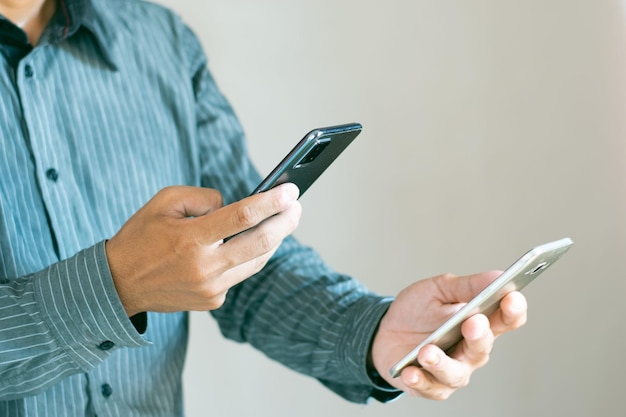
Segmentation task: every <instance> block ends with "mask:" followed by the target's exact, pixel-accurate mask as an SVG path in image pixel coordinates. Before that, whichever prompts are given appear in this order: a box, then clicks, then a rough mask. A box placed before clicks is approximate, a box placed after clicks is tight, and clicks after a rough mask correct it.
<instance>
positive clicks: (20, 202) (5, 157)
mask: <svg viewBox="0 0 626 417" xmlns="http://www.w3.org/2000/svg"><path fill="white" fill-rule="evenodd" d="M59 6H60V7H59V10H58V11H57V14H56V16H55V17H54V19H53V21H52V22H51V24H50V25H49V27H48V28H47V30H46V32H45V33H44V35H43V36H42V39H41V42H40V44H39V45H38V46H37V47H36V48H34V49H33V50H32V51H30V53H28V54H26V55H25V56H24V57H23V58H22V59H21V60H19V62H17V60H15V59H14V58H15V57H14V56H12V55H11V53H10V51H9V48H7V47H6V45H4V46H3V45H0V51H3V54H0V97H1V98H2V100H1V102H0V416H2V417H14V416H48V415H49V416H94V415H98V416H99V417H104V416H128V417H132V416H152V417H154V416H168V417H171V416H181V415H183V406H182V388H181V372H182V368H183V360H184V354H185V349H186V343H187V315H186V314H185V313H177V314H153V313H149V315H148V328H147V331H146V332H145V333H144V334H143V335H141V334H138V333H137V331H136V330H135V328H134V327H133V325H132V324H131V322H130V321H129V320H128V318H127V317H126V315H125V312H124V309H123V306H122V305H121V303H120V301H119V298H118V297H117V294H116V292H115V287H114V285H113V282H112V279H111V276H110V272H109V269H108V265H107V261H106V257H105V251H104V243H103V242H104V240H105V239H106V238H108V237H110V236H112V235H113V234H114V233H115V232H116V231H117V230H118V229H119V228H120V227H121V226H122V224H123V223H124V222H125V221H126V219H128V218H129V217H130V216H131V215H132V214H133V213H134V212H135V211H136V210H137V209H138V208H139V207H141V206H142V205H143V204H144V203H145V202H146V201H147V200H148V199H149V198H150V197H152V196H153V195H154V194H155V193H156V192H157V191H158V190H159V189H161V188H163V187H165V186H169V185H176V184H187V185H202V186H207V187H212V188H217V189H219V190H220V191H222V192H223V194H224V199H225V201H226V202H230V201H234V200H237V199H239V198H241V197H243V196H244V195H246V194H247V193H248V192H249V191H250V190H251V189H253V188H254V186H255V185H256V183H257V182H258V180H259V177H258V175H257V173H256V172H255V171H254V169H253V168H252V167H251V164H250V162H249V159H248V157H247V154H246V149H245V145H244V142H243V133H242V132H241V128H240V126H239V123H238V122H237V120H236V118H235V116H234V114H233V112H232V110H231V108H230V107H229V105H228V103H227V102H226V100H225V99H224V98H223V96H222V95H221V94H220V92H219V91H218V90H217V88H216V86H215V83H214V82H213V80H212V78H211V76H210V74H209V72H208V71H207V70H206V62H205V57H204V55H203V53H202V51H201V48H200V45H199V43H198V41H197V40H196V38H195V37H194V36H193V34H192V33H191V32H190V31H189V30H188V29H187V28H186V27H185V26H184V25H183V24H182V23H181V22H180V21H179V20H178V18H177V17H175V16H174V15H172V14H171V13H170V12H169V11H167V10H165V9H163V8H161V7H160V6H156V5H152V4H148V3H144V2H140V1H133V0H108V1H104V0H102V1H95V0H93V1H67V0H66V1H61V2H59ZM5 23H6V22H5ZM2 27H3V26H0V28H2ZM4 27H6V24H5V25H4ZM12 30H16V28H12ZM3 39H5V38H3V37H2V33H1V32H0V43H1V42H2V40H3ZM16 62H17V63H16ZM14 63H16V64H15V65H14ZM388 302H389V300H385V299H382V298H380V297H377V296H374V295H372V294H370V293H368V292H367V290H366V289H365V288H363V287H361V286H360V285H359V284H357V283H356V282H355V281H354V280H352V279H350V278H348V277H345V276H342V275H339V274H336V273H334V272H333V271H331V270H330V269H329V268H328V267H327V266H325V265H324V264H323V263H322V262H321V260H320V259H319V258H318V256H317V255H316V254H315V253H314V252H312V251H311V250H309V249H308V248H305V247H302V246H301V245H299V244H298V243H296V242H295V241H294V240H293V239H288V240H287V241H286V242H285V244H284V245H283V247H282V248H281V250H279V252H278V253H277V255H276V256H275V258H274V259H273V260H272V261H271V262H270V263H269V264H268V266H267V268H266V269H265V270H264V271H263V272H262V273H260V274H258V275H257V276H255V277H253V278H251V279H250V280H248V281H247V282H246V283H244V284H242V285H239V286H238V287H236V288H234V289H233V290H232V291H231V293H230V294H229V297H228V299H227V301H226V303H225V305H224V307H223V308H221V309H220V310H218V311H216V312H213V315H214V317H215V318H216V319H217V320H218V322H219V324H220V326H221V329H222V331H223V333H224V334H225V335H226V336H227V337H229V338H232V339H234V340H238V341H241V342H248V343H251V344H253V345H254V346H256V347H258V348H259V349H260V350H262V351H263V352H265V353H266V354H267V355H268V356H269V357H272V358H274V359H276V360H278V361H281V362H283V363H285V364H286V365H287V366H290V367H292V368H293V369H295V370H297V371H299V372H303V373H305V374H308V375H311V376H314V377H316V378H318V379H319V380H320V381H321V382H322V383H324V384H325V385H327V386H328V387H330V388H331V389H333V390H334V391H336V392H337V393H339V394H340V395H342V396H344V397H345V398H347V399H349V400H352V401H358V402H364V401H366V400H367V399H368V398H369V397H370V396H372V395H375V394H376V393H378V392H380V391H377V390H376V388H375V387H373V386H372V385H371V383H370V380H369V378H368V376H367V374H366V372H365V366H364V364H365V358H366V353H367V348H368V343H369V340H370V338H371V335H372V332H373V329H374V328H375V325H376V323H377V320H378V319H379V318H380V316H381V315H382V314H383V312H384V310H385V309H386V307H387V305H388ZM103 342H106V343H103Z"/></svg>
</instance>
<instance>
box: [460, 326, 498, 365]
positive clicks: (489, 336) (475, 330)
mask: <svg viewBox="0 0 626 417" xmlns="http://www.w3.org/2000/svg"><path fill="white" fill-rule="evenodd" d="M489 326H490V323H489V319H488V318H487V317H486V316H484V315H483V314H476V315H474V316H472V317H470V318H469V319H467V320H465V322H464V323H463V325H462V326H461V334H462V335H463V340H462V341H461V342H460V343H459V344H458V345H457V346H456V347H455V349H454V351H453V352H452V354H451V357H452V358H454V359H456V360H459V361H462V362H465V363H466V364H468V365H469V367H470V368H471V369H477V368H479V367H481V366H483V365H484V364H486V363H487V361H488V360H489V355H490V353H491V350H492V349H493V342H494V340H495V337H494V335H493V333H492V331H491V328H490V327H489Z"/></svg>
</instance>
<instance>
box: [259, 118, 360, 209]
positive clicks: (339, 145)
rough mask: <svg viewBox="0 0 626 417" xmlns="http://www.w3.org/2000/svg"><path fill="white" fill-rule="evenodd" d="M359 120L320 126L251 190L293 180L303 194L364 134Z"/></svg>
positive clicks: (267, 187)
mask: <svg viewBox="0 0 626 417" xmlns="http://www.w3.org/2000/svg"><path fill="white" fill-rule="evenodd" d="M362 128H363V127H362V126H361V125H360V124H359V123H348V124H343V125H337V126H329V127H320V128H317V129H314V130H312V131H310V132H309V133H307V134H306V136H304V138H302V140H301V141H300V142H298V144H297V145H296V146H295V147H294V148H293V149H292V150H291V152H289V153H288V154H287V156H285V158H284V159H283V160H282V161H281V162H280V163H279V164H278V165H277V166H276V168H274V169H273V170H272V172H271V173H270V174H269V175H268V176H267V177H265V179H264V180H263V181H261V184H259V186H258V187H257V188H256V189H255V190H254V191H253V192H252V193H251V195H253V194H258V193H262V192H263V191H267V190H269V189H271V188H273V187H276V186H277V185H280V184H284V183H287V182H291V183H293V184H295V185H297V186H298V189H299V190H300V197H302V194H304V193H305V191H306V190H308V189H309V187H310V186H311V184H313V182H315V180H316V179H317V178H318V177H319V176H320V175H322V173H323V172H324V171H325V170H326V168H328V167H329V166H330V164H332V163H333V161H334V160H335V159H337V157H338V156H339V155H340V154H341V153H342V152H343V151H344V150H345V149H346V148H347V147H348V145H350V143H352V141H353V140H354V139H355V138H356V137H357V136H358V135H359V133H361V130H362Z"/></svg>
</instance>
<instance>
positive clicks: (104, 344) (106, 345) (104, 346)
mask: <svg viewBox="0 0 626 417" xmlns="http://www.w3.org/2000/svg"><path fill="white" fill-rule="evenodd" d="M114 346H115V343H113V342H111V341H110V340H105V341H104V342H102V343H100V344H99V345H98V349H100V350H110V349H112V348H113V347H114Z"/></svg>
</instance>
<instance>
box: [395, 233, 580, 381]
mask: <svg viewBox="0 0 626 417" xmlns="http://www.w3.org/2000/svg"><path fill="white" fill-rule="evenodd" d="M573 243H574V242H573V241H572V240H571V239H570V238H563V239H560V240H556V241H554V242H549V243H545V244H543V245H539V246H537V247H535V248H533V249H531V250H530V251H528V252H526V254H525V255H524V256H522V257H521V258H520V259H519V260H517V262H515V263H514V264H513V265H511V266H510V267H509V268H507V269H506V270H505V271H504V272H503V273H502V274H501V275H500V276H499V277H498V278H496V279H495V280H494V281H493V282H492V283H491V284H489V285H488V286H487V287H486V288H485V289H484V290H482V291H481V292H480V293H479V294H478V295H477V296H476V297H474V298H473V299H472V300H471V301H469V302H468V303H467V304H466V305H464V306H463V307H462V308H461V309H460V310H459V311H457V312H456V313H455V314H454V315H453V316H452V317H450V318H449V319H448V320H446V321H445V322H444V323H443V324H442V325H441V326H440V327H439V328H438V329H437V330H435V331H434V332H432V333H431V334H430V335H429V336H428V337H427V338H426V339H424V340H423V341H422V342H421V343H420V344H419V345H417V346H416V347H415V348H414V349H413V350H411V351H410V352H409V353H408V354H407V355H406V356H404V357H403V358H402V359H400V360H399V361H398V363H396V364H395V365H394V366H393V367H391V369H390V370H389V373H390V374H391V376H392V377H393V378H396V377H397V376H399V375H400V373H401V372H402V370H403V369H404V368H406V367H407V366H409V365H417V366H419V364H418V363H417V355H418V354H419V352H420V350H421V349H422V348H423V347H424V346H426V345H429V344H435V345H437V346H439V347H440V348H441V349H442V350H444V351H446V352H447V351H449V350H450V349H451V348H453V347H454V346H455V345H456V344H457V343H458V342H459V341H460V340H461V339H462V336H461V324H463V322H464V321H465V320H466V319H467V318H469V317H471V316H473V315H474V314H478V313H482V314H485V315H489V314H491V313H493V312H494V311H496V310H497V308H498V307H499V305H500V300H501V299H502V298H503V297H504V296H505V295H507V294H509V293H511V292H513V291H519V290H521V289H522V288H524V287H525V286H526V285H528V284H529V283H530V282H532V281H533V280H534V279H535V278H537V277H538V276H539V275H541V273H542V272H543V271H545V270H546V269H547V268H548V267H549V266H550V265H552V264H553V263H554V262H556V261H557V260H558V259H559V258H560V257H561V255H563V254H564V253H565V252H567V250H568V249H569V248H570V247H571V246H572V245H573Z"/></svg>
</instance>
